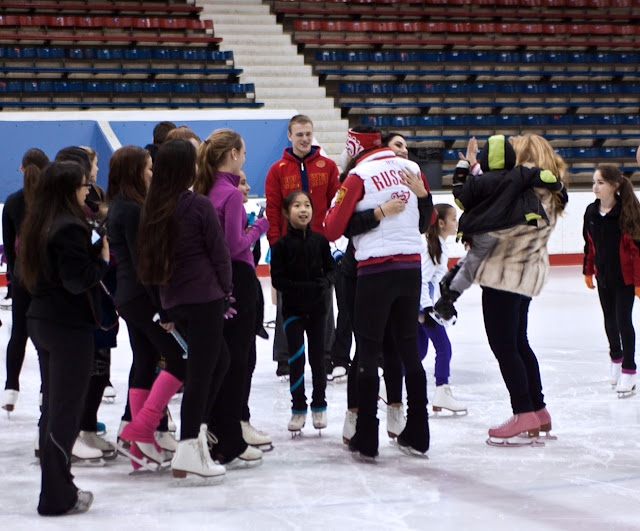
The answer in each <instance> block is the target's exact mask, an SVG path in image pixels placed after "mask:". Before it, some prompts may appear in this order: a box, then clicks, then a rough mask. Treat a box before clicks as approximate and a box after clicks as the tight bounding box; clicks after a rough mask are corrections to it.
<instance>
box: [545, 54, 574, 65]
mask: <svg viewBox="0 0 640 531" xmlns="http://www.w3.org/2000/svg"><path fill="white" fill-rule="evenodd" d="M569 61H570V59H569V54H568V53H567V52H547V53H545V54H544V61H543V62H545V63H568V62H569Z"/></svg>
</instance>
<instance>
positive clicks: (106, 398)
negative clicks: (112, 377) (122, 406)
mask: <svg viewBox="0 0 640 531" xmlns="http://www.w3.org/2000/svg"><path fill="white" fill-rule="evenodd" d="M102 401H103V402H105V403H107V404H113V403H114V402H115V401H116V390H115V389H114V388H113V386H112V385H107V387H105V388H104V392H103V393H102Z"/></svg>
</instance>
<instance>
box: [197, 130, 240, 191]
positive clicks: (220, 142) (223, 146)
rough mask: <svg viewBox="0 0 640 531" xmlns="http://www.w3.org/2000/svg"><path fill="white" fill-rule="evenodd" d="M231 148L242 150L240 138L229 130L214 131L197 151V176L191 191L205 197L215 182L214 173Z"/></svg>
mask: <svg viewBox="0 0 640 531" xmlns="http://www.w3.org/2000/svg"><path fill="white" fill-rule="evenodd" d="M233 148H235V149H237V150H238V151H240V150H241V149H242V137H241V136H240V135H239V134H238V133H236V132H235V131H233V130H231V129H216V130H215V131H214V132H213V133H211V134H210V135H209V137H208V138H207V139H206V140H205V141H204V143H203V144H202V145H201V146H200V149H199V150H198V174H197V176H196V183H195V185H194V186H193V190H194V191H195V192H196V193H198V194H202V195H207V194H208V193H209V191H210V190H211V188H212V187H213V185H214V183H215V182H216V172H217V171H218V168H219V167H220V166H222V164H223V163H224V160H225V157H226V156H227V153H228V152H229V151H231V150H232V149H233Z"/></svg>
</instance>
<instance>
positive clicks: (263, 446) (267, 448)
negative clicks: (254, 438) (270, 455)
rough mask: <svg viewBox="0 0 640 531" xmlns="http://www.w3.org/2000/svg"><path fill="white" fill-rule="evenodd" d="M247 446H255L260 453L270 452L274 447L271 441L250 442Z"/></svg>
mask: <svg viewBox="0 0 640 531" xmlns="http://www.w3.org/2000/svg"><path fill="white" fill-rule="evenodd" d="M249 446H251V447H252V448H257V449H258V450H260V451H261V452H262V453H266V452H270V451H271V450H273V449H274V448H275V447H274V446H273V444H272V443H268V444H250V445H249Z"/></svg>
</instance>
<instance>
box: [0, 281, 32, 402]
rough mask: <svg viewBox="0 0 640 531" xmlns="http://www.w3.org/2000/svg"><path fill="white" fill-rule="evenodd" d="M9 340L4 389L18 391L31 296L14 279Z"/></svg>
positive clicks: (26, 337)
mask: <svg viewBox="0 0 640 531" xmlns="http://www.w3.org/2000/svg"><path fill="white" fill-rule="evenodd" d="M11 298H12V303H11V319H12V323H13V324H12V325H11V339H9V344H8V345H7V381H6V383H5V386H4V388H5V389H15V390H16V391H19V390H20V383H19V379H20V371H21V370H22V364H23V363H24V352H25V348H26V346H27V339H28V337H29V334H28V332H27V308H29V304H30V303H31V295H30V294H29V292H28V291H27V289H26V288H25V287H24V286H23V285H22V284H21V283H20V282H18V280H17V279H16V278H14V279H13V281H12V282H11Z"/></svg>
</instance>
